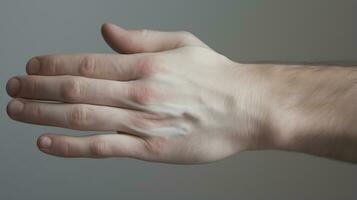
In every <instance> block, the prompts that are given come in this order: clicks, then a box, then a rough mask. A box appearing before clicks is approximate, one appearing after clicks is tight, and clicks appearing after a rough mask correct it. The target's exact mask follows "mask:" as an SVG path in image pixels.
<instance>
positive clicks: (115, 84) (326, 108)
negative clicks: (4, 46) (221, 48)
mask: <svg viewBox="0 0 357 200" xmlns="http://www.w3.org/2000/svg"><path fill="white" fill-rule="evenodd" d="M102 34H103V37H104V39H105V41H106V42H107V43H108V44H109V46H110V47H112V48H113V49H114V50H115V51H117V52H118V54H88V53H85V54H67V55H46V56H37V57H34V58H32V59H31V60H30V61H29V62H28V64H27V66H26V71H27V75H25V76H17V77H13V78H12V79H10V80H9V81H8V83H7V91H8V94H9V95H10V96H11V97H13V98H14V99H13V100H12V101H11V102H10V103H9V104H8V109H7V111H8V114H9V116H10V117H11V118H12V119H14V120H17V121H20V122H25V123H31V124H40V125H48V126H56V127H63V128H69V129H74V130H83V131H99V132H103V134H99V135H89V136H81V137H74V136H67V135H60V134H53V133H47V134H43V135H41V136H40V137H39V138H38V142H37V144H38V147H39V149H40V150H41V151H42V152H44V153H47V154H51V155H55V156H61V157H92V158H104V157H130V158H136V159H142V160H147V161H154V162H165V163H180V164H197V163H207V162H212V161H216V160H220V159H223V158H225V157H228V156H231V155H234V154H236V153H238V152H241V151H246V150H264V149H277V150H288V151H297V152H302V153H308V154H313V155H319V156H324V157H328V158H334V159H339V160H344V161H349V162H357V69H355V68H353V67H340V66H307V65H274V64H242V63H238V62H234V61H231V60H230V59H228V58H226V57H225V56H223V55H220V54H219V53H217V52H215V51H214V50H212V49H211V48H209V47H208V46H207V45H206V44H204V43H203V42H202V41H200V40H199V39H198V38H196V37H195V36H193V35H192V34H190V33H187V32H159V31H151V30H125V29H123V28H120V27H118V26H115V25H112V24H105V25H103V27H102Z"/></svg>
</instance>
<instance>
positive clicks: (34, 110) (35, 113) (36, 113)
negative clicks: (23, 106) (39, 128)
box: [27, 104, 42, 119]
mask: <svg viewBox="0 0 357 200" xmlns="http://www.w3.org/2000/svg"><path fill="white" fill-rule="evenodd" d="M27 106H30V109H29V111H30V113H29V114H30V117H31V118H34V119H37V118H40V117H41V116H42V110H41V106H39V105H37V104H30V105H27Z"/></svg>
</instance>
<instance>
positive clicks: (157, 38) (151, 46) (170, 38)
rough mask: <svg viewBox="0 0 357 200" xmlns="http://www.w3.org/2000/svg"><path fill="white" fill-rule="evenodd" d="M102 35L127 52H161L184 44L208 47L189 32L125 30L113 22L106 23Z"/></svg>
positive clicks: (114, 47)
mask: <svg viewBox="0 0 357 200" xmlns="http://www.w3.org/2000/svg"><path fill="white" fill-rule="evenodd" d="M102 35H103V38H104V40H105V41H106V42H107V44H108V45H109V46H110V47H111V48H112V49H113V50H115V51H117V52H119V53H125V54H132V53H144V52H159V51H166V50H171V49H175V48H179V47H183V46H201V47H206V48H208V46H207V45H205V44H204V43H203V42H202V41H200V40H199V39H198V38H197V37H195V36H194V35H192V34H191V33H188V32H162V31H153V30H125V29H123V28H121V27H119V26H116V25H113V24H104V25H103V26H102Z"/></svg>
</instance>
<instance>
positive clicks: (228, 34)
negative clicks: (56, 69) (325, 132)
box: [0, 0, 357, 200]
mask: <svg viewBox="0 0 357 200" xmlns="http://www.w3.org/2000/svg"><path fill="white" fill-rule="evenodd" d="M356 8H357V1H348V0H313V1H311V0H271V1H266V0H261V1H258V0H249V1H248V0H246V1H243V0H234V1H233V0H232V1H229V0H220V1H219V0H217V1H212V0H175V1H172V0H171V1H170V0H162V1H159V0H155V1H149V0H142V1H139V0H130V1H129V0H126V1H123V0H108V1H105V0H103V1H99V0H86V1H84V0H83V1H79V0H60V1H59V0H56V1H55V0H52V1H50V0H42V1H41V0H22V1H21V0H1V1H0V67H1V69H0V72H1V75H0V79H1V86H2V88H3V89H2V90H1V94H0V98H1V99H0V103H1V113H0V127H1V130H0V159H1V160H0V199H86V200H90V199H220V200H224V199H345V200H346V199H356V198H357V188H356V186H357V167H356V166H355V165H351V164H348V163H341V162H337V161H331V160H327V159H323V158H316V157H312V156H307V155H302V154H296V153H288V152H274V151H270V152H269V151H268V152H267V151H266V152H247V153H242V154H240V155H236V156H233V157H230V158H228V159H225V160H223V161H220V162H216V163H212V164H208V165H195V166H177V165H166V164H157V163H147V162H142V161H137V160H130V159H104V160H90V159H61V158H56V157H50V156H47V155H44V154H42V153H40V152H39V151H38V150H37V149H36V145H35V141H36V137H37V136H38V135H39V134H40V133H43V132H48V131H51V132H52V131H56V132H60V133H73V134H79V133H78V132H74V131H70V130H63V129H55V128H49V127H39V126H32V125H26V124H20V123H17V122H14V121H11V120H10V119H9V118H8V117H7V116H6V114H5V108H6V104H7V102H8V100H9V98H8V97H7V95H6V93H5V89H4V88H5V83H6V80H7V79H8V78H10V77H11V76H13V75H17V74H24V66H25V63H26V61H27V60H28V59H29V58H30V57H31V56H34V55H41V54H48V53H59V52H111V50H110V49H109V48H107V46H106V45H105V44H104V42H103V41H102V39H101V37H100V34H99V27H100V24H101V23H103V22H107V21H111V22H114V23H117V24H120V25H122V26H124V27H128V28H152V29H162V30H188V31H191V32H193V33H195V34H196V35H197V36H198V37H200V38H201V39H202V40H203V41H205V42H207V44H208V45H210V46H211V47H212V48H214V49H216V50H217V51H218V52H220V53H222V54H224V55H226V56H228V57H230V58H231V59H233V60H236V61H241V62H252V61H253V62H254V61H277V62H316V61H319V62H336V61H339V62H353V61H354V60H356V53H357V39H356V36H357V24H356V19H357V12H356Z"/></svg>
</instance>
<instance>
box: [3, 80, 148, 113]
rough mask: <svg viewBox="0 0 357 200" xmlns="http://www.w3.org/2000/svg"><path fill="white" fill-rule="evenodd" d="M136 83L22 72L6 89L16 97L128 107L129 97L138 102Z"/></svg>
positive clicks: (10, 81) (9, 82)
mask: <svg viewBox="0 0 357 200" xmlns="http://www.w3.org/2000/svg"><path fill="white" fill-rule="evenodd" d="M134 86H135V83H130V84H129V83H128V82H119V81H108V80H99V79H89V78H83V77H74V76H53V77H48V76H19V77H14V78H12V79H10V80H9V81H8V83H7V91H8V93H9V95H10V96H12V97H16V98H25V99H35V100H46V101H58V102H66V103H83V104H94V105H106V106H114V107H125V106H128V105H126V104H125V102H127V101H136V102H138V99H137V98H136V96H135V95H136V94H137V92H133V91H136V90H137V89H133V88H134ZM138 92H140V91H138ZM143 92H145V91H143ZM138 97H139V96H138Z"/></svg>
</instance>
